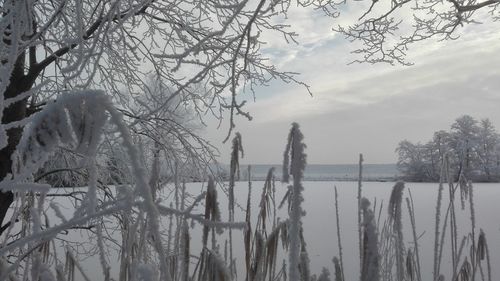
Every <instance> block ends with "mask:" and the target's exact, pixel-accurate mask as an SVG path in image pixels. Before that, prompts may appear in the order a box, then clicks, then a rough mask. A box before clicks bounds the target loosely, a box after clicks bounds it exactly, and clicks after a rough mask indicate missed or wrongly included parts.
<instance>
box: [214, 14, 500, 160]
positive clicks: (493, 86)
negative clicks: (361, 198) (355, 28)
mask: <svg viewBox="0 0 500 281" xmlns="http://www.w3.org/2000/svg"><path fill="white" fill-rule="evenodd" d="M310 13H311V12H310V11H301V12H300V14H298V15H297V16H296V18H298V19H299V20H298V21H297V22H296V25H297V26H299V27H302V29H301V32H305V31H307V30H308V29H309V28H312V27H311V25H313V24H314V21H313V20H311V19H310V18H308V17H307V15H310ZM322 25H324V26H327V27H328V28H323V26H322ZM317 26H321V27H320V28H318V29H317V30H314V32H312V33H311V34H306V36H304V37H303V39H304V41H305V45H301V46H298V47H292V48H291V50H290V49H287V48H288V47H289V46H283V45H280V44H281V43H279V42H278V41H279V40H276V39H271V42H270V44H269V46H270V47H272V48H269V49H267V50H266V52H269V53H270V54H271V53H272V54H273V56H274V59H276V60H280V65H279V67H280V69H281V70H286V71H296V72H300V73H301V75H300V77H299V79H301V80H302V81H305V82H307V83H309V84H310V85H311V89H312V91H313V93H314V96H313V97H310V96H309V95H308V93H307V91H306V90H305V89H304V88H303V87H300V86H298V85H294V84H286V83H282V82H273V83H271V85H270V87H267V88H266V87H263V88H259V89H257V93H256V102H255V103H253V102H251V103H249V104H248V105H247V108H246V110H248V111H250V113H251V114H252V115H253V117H254V120H253V121H252V122H247V121H245V120H242V119H239V120H237V128H236V129H237V130H238V131H240V132H241V133H242V135H243V138H244V144H245V149H246V155H247V158H246V160H245V162H247V163H279V162H280V161H281V159H280V158H281V151H282V149H283V145H284V141H285V138H286V133H287V131H288V129H289V125H290V123H291V122H293V121H297V122H299V123H300V124H301V125H302V129H303V131H304V134H305V136H306V143H307V144H308V155H309V158H308V159H309V162H310V163H353V162H355V160H356V155H357V154H358V153H359V152H364V153H365V156H366V159H367V162H368V163H394V162H395V161H396V155H395V153H394V149H395V148H396V146H397V144H398V142H399V141H401V140H403V139H409V140H411V141H427V140H428V139H430V138H431V136H432V133H433V132H434V131H437V130H441V129H445V130H446V129H449V126H450V124H451V123H452V122H453V120H454V119H455V118H457V117H459V116H460V115H463V114H469V115H472V116H473V117H475V118H477V119H480V118H487V117H488V118H490V119H491V120H492V122H493V124H494V125H495V126H496V127H497V128H499V129H500V111H499V110H498V104H500V92H499V91H500V79H499V78H500V68H499V67H498V65H500V56H498V53H499V52H500V40H498V39H497V38H498V36H497V30H498V24H490V25H469V26H466V27H465V28H464V29H463V30H462V33H461V38H460V39H459V40H455V41H432V40H430V41H426V42H424V43H422V44H417V45H415V46H413V48H412V49H411V50H410V52H409V55H408V59H409V60H410V61H413V62H415V65H414V66H411V67H403V66H388V65H383V64H376V65H369V64H354V65H347V63H348V62H350V61H352V60H353V59H354V57H353V55H351V54H350V51H351V50H352V45H350V44H349V43H348V42H346V41H345V40H342V38H341V37H339V36H335V35H331V33H330V32H331V31H330V27H331V24H327V23H326V22H321V23H319V24H318V25H317ZM322 34H323V35H322ZM325 34H328V35H325ZM322 36H325V37H324V38H323V37H322ZM210 134H211V135H212V136H215V134H221V132H220V131H219V132H210ZM212 139H213V140H215V142H216V143H217V144H218V143H220V139H221V137H213V138H212ZM226 146H227V145H226ZM221 152H222V155H223V158H222V162H224V161H225V160H227V157H226V155H229V153H226V148H224V149H223V150H222V151H221ZM226 162H227V161H226Z"/></svg>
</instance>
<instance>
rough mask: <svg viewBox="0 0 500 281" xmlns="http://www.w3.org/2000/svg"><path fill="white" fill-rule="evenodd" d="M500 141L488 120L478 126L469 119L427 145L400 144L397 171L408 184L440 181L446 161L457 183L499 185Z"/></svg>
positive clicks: (461, 121) (442, 133) (436, 135)
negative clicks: (488, 182) (444, 161)
mask: <svg viewBox="0 0 500 281" xmlns="http://www.w3.org/2000/svg"><path fill="white" fill-rule="evenodd" d="M499 146H500V137H499V135H498V133H497V132H496V129H495V127H494V126H493V125H492V124H491V122H490V121H489V119H483V120H481V121H480V122H478V121H477V120H476V119H474V118H472V117H471V116H469V115H464V116H461V117H459V118H457V119H456V120H455V122H454V123H453V124H452V125H451V128H450V131H449V132H446V131H443V130H441V131H438V132H435V133H434V137H433V139H432V140H431V141H429V142H427V143H426V144H420V143H417V144H414V143H411V142H409V141H407V140H405V141H402V142H400V143H399V145H398V147H397V149H396V151H397V153H398V157H399V158H398V167H399V169H400V170H401V172H402V173H403V176H404V178H405V179H407V180H411V181H437V180H438V179H439V176H440V169H441V166H442V161H443V159H445V158H447V161H448V164H449V165H450V168H451V171H450V172H452V175H453V177H454V179H458V177H459V176H461V175H462V176H465V177H466V178H467V179H470V180H475V181H497V180H498V176H500V174H499V172H500V170H499V164H498V163H499V162H498V159H499V156H500V154H499Z"/></svg>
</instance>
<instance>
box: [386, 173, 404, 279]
mask: <svg viewBox="0 0 500 281" xmlns="http://www.w3.org/2000/svg"><path fill="white" fill-rule="evenodd" d="M404 187H405V186H404V183H403V182H398V183H396V185H394V187H393V189H392V192H391V197H390V199H389V205H388V211H389V221H391V222H392V224H393V225H392V231H393V232H394V234H395V236H394V239H395V244H396V273H397V276H398V280H403V278H404V266H403V264H404V244H403V243H404V241H403V224H402V220H401V215H402V210H401V203H402V200H403V190H404Z"/></svg>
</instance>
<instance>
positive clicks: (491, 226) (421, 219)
mask: <svg viewBox="0 0 500 281" xmlns="http://www.w3.org/2000/svg"><path fill="white" fill-rule="evenodd" d="M263 184H264V183H263V182H253V183H252V186H253V188H252V210H253V211H252V226H253V225H255V218H256V215H257V213H256V212H257V208H258V205H259V201H260V193H261V191H262V187H263ZM334 186H337V189H338V193H339V212H340V225H341V238H342V244H343V251H344V253H343V255H344V267H345V270H344V271H345V277H346V280H358V278H359V276H358V272H359V266H358V265H359V260H358V242H357V239H358V236H357V235H358V234H357V227H356V225H357V199H356V198H357V182H346V181H341V182H331V181H309V182H304V202H303V208H304V209H305V210H306V215H305V217H304V218H303V225H304V235H305V239H306V243H307V249H308V252H309V258H310V260H311V272H312V273H315V274H319V273H320V272H321V269H322V267H327V268H328V269H329V270H330V272H331V273H332V275H333V272H334V269H333V263H332V258H333V257H334V256H338V250H337V234H336V227H335V224H336V220H335V206H334V194H335V193H334ZM393 186H394V182H365V183H363V196H364V197H366V198H368V199H369V200H370V201H371V202H372V206H373V203H374V200H375V198H376V200H377V205H378V206H380V204H381V202H382V204H383V210H382V212H381V214H382V217H385V215H386V213H387V209H386V202H388V201H389V197H390V194H391V190H392V187H393ZM405 186H406V188H405V192H404V197H403V199H404V198H406V197H407V196H408V190H410V191H411V193H412V196H413V200H414V205H415V219H416V226H417V235H419V236H420V235H421V236H420V238H419V240H418V243H419V244H420V246H419V250H420V261H421V266H422V274H423V276H422V278H423V279H424V280H430V279H432V268H433V249H434V225H435V211H436V201H437V199H436V198H437V193H438V184H436V183H406V185H405ZM189 189H190V190H196V189H201V184H194V183H193V184H190V186H189ZM220 192H221V190H220V189H219V198H220V208H221V210H222V213H223V218H222V219H223V220H225V219H227V217H226V216H225V214H226V212H224V210H227V205H226V204H227V200H225V196H220V194H221V193H220ZM285 192H286V185H283V184H281V183H280V182H276V198H277V201H278V203H279V201H281V198H282V197H283V195H284V193H285ZM247 195H248V183H247V182H238V183H237V185H236V188H235V197H236V198H237V200H238V203H239V204H240V205H242V206H244V205H245V204H246V198H247ZM448 198H449V194H448V188H447V185H445V188H444V190H443V207H442V211H441V212H442V214H444V212H445V209H444V206H447V204H448ZM499 200H500V184H494V183H492V184H490V183H481V184H474V201H475V212H476V226H477V230H476V240H477V236H478V233H479V229H480V228H482V229H483V230H484V232H485V233H486V238H487V241H488V245H489V249H490V256H491V259H492V262H491V264H492V265H493V269H492V270H493V271H492V277H493V280H498V277H499V276H500V268H498V267H495V266H494V265H496V264H500V238H499V237H500V218H499V214H500V205H499ZM456 204H457V209H458V212H457V225H458V228H459V233H458V237H459V243H460V240H461V239H462V236H463V234H464V233H465V231H467V232H468V231H469V230H470V227H471V224H470V219H469V218H470V215H469V207H468V204H466V205H465V210H464V211H462V210H461V207H460V199H459V197H458V199H457V201H456ZM285 208H286V207H285ZM285 208H284V209H285ZM377 209H378V207H377ZM377 214H378V211H377ZM279 216H280V217H282V218H286V217H287V214H286V209H285V210H280V211H279ZM238 219H239V220H244V213H243V212H242V211H241V210H237V211H236V220H238ZM381 220H382V221H383V218H382V219H381ZM448 229H449V228H448ZM403 231H404V233H405V237H404V238H405V245H411V243H413V237H412V235H411V232H410V231H411V227H410V223H409V220H408V213H407V208H406V204H404V208H403ZM225 235H226V233H224V234H223V235H222V236H225ZM233 235H234V236H235V243H234V245H236V246H235V252H236V253H237V257H238V264H239V266H241V267H240V268H243V261H244V258H243V247H242V246H238V245H243V244H242V243H243V238H242V236H243V234H242V233H241V232H239V233H238V232H235V234H233ZM196 237H197V236H195V235H193V241H192V242H193V245H197V244H198V246H199V243H196V239H197V238H196ZM446 237H449V230H448V233H447V235H446ZM220 238H221V239H220V240H221V241H223V240H224V239H227V238H226V237H220ZM198 241H199V239H198ZM446 243H447V244H446ZM222 245H223V243H222ZM448 246H449V239H445V252H444V254H443V256H444V258H443V263H442V266H441V268H442V273H448V272H449V271H450V270H451V261H450V259H449V254H448V251H449V249H448V248H447V247H448ZM465 249H468V247H467V246H466V247H465ZM465 253H467V254H468V250H467V251H466V252H465ZM469 260H470V258H469ZM445 275H447V276H446V277H447V278H446V280H449V279H450V278H451V277H450V274H445Z"/></svg>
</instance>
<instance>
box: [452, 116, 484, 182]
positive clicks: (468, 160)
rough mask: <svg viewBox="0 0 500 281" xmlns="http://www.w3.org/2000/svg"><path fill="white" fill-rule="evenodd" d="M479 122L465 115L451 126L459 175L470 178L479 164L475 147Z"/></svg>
mask: <svg viewBox="0 0 500 281" xmlns="http://www.w3.org/2000/svg"><path fill="white" fill-rule="evenodd" d="M478 131H479V127H478V126H477V121H476V120H475V119H474V118H472V117H471V116H469V115H463V116H461V117H459V118H457V119H456V120H455V122H454V123H453V124H452V125H451V146H452V147H453V150H454V152H455V157H456V161H457V162H458V166H459V168H458V169H459V173H463V174H464V175H466V176H470V174H471V172H472V170H473V167H474V166H476V163H477V155H476V151H475V149H474V147H476V146H477V144H478Z"/></svg>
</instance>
